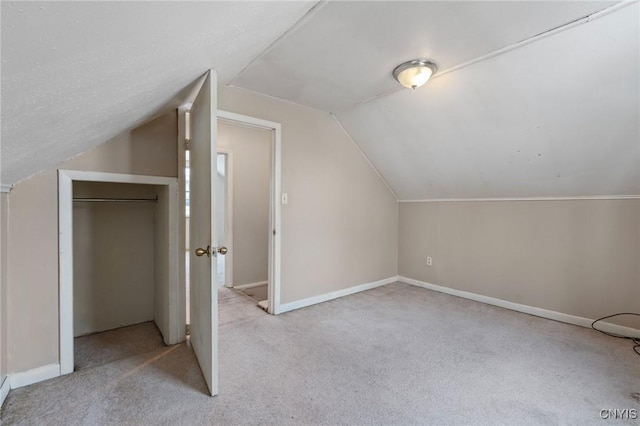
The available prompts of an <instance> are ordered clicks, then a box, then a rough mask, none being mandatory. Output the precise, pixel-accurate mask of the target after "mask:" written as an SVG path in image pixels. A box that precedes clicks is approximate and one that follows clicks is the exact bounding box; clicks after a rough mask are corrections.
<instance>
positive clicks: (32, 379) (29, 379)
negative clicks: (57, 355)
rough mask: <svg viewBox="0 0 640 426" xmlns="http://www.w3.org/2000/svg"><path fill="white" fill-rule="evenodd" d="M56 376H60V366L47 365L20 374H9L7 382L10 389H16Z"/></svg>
mask: <svg viewBox="0 0 640 426" xmlns="http://www.w3.org/2000/svg"><path fill="white" fill-rule="evenodd" d="M58 376H60V364H49V365H44V366H42V367H38V368H34V369H32V370H27V371H23V372H21V373H13V374H9V376H8V377H7V381H9V380H10V382H9V383H10V384H11V389H16V388H21V387H23V386H28V385H31V384H33V383H38V382H42V381H44V380H49V379H53V378H54V377H58Z"/></svg>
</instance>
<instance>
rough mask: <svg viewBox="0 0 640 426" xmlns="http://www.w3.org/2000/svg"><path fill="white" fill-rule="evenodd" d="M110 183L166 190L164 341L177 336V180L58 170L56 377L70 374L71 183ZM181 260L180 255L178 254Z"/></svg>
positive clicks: (71, 282)
mask: <svg viewBox="0 0 640 426" xmlns="http://www.w3.org/2000/svg"><path fill="white" fill-rule="evenodd" d="M75 181H84V182H111V183H132V184H143V185H157V186H167V187H168V193H169V212H168V213H169V215H168V217H169V230H168V231H169V232H168V235H169V253H167V255H168V257H169V276H170V277H171V280H170V283H169V292H170V297H169V298H168V299H169V306H168V309H169V318H170V320H169V323H170V327H169V330H168V336H165V337H166V339H167V341H169V342H172V343H177V342H178V341H179V335H180V333H179V332H180V324H181V322H180V318H179V315H178V313H179V311H180V306H179V300H180V298H179V293H180V288H179V287H180V286H179V275H178V253H179V249H178V224H179V222H178V179H177V178H173V177H160V176H145V175H133V174H119V173H102V172H91V171H77V170H62V169H61V170H58V232H59V238H58V253H59V255H58V256H59V265H60V266H59V283H60V284H59V285H60V291H59V309H60V311H59V327H60V328H59V343H60V346H59V351H60V375H64V374H69V373H73V371H74V370H73V364H74V363H73V361H74V360H73V358H74V354H73V182H75ZM182 255H183V257H184V253H183V254H182Z"/></svg>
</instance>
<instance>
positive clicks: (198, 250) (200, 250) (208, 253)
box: [196, 246, 211, 257]
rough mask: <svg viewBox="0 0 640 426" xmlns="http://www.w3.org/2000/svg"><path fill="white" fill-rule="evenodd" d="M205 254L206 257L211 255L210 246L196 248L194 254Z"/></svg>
mask: <svg viewBox="0 0 640 426" xmlns="http://www.w3.org/2000/svg"><path fill="white" fill-rule="evenodd" d="M205 254H206V255H207V257H211V247H209V246H207V249H206V250H205V249H203V248H197V249H196V256H198V257H200V256H202V255H205Z"/></svg>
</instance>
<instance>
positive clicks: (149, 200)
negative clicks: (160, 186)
mask: <svg viewBox="0 0 640 426" xmlns="http://www.w3.org/2000/svg"><path fill="white" fill-rule="evenodd" d="M73 201H79V202H83V203H112V202H115V203H157V202H158V197H157V196H156V198H74V199H73Z"/></svg>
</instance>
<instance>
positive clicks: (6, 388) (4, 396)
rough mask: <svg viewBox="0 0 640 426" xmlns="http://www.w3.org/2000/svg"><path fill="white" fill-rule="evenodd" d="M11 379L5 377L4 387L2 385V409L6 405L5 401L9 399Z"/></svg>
mask: <svg viewBox="0 0 640 426" xmlns="http://www.w3.org/2000/svg"><path fill="white" fill-rule="evenodd" d="M9 389H10V386H9V377H5V378H4V380H3V381H2V385H0V407H2V404H4V400H5V399H7V395H9Z"/></svg>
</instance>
